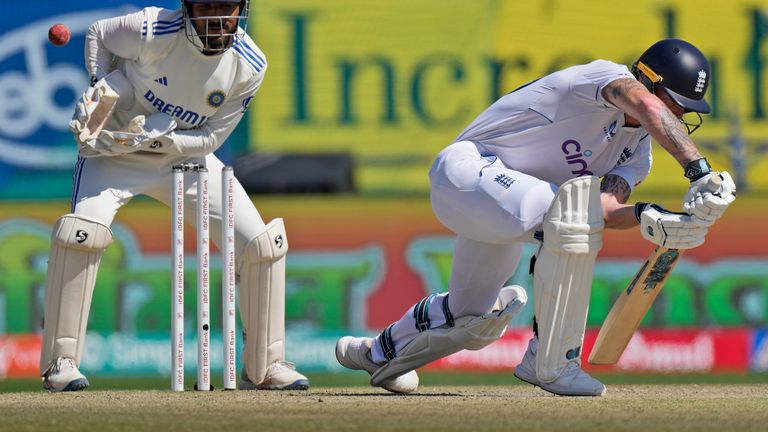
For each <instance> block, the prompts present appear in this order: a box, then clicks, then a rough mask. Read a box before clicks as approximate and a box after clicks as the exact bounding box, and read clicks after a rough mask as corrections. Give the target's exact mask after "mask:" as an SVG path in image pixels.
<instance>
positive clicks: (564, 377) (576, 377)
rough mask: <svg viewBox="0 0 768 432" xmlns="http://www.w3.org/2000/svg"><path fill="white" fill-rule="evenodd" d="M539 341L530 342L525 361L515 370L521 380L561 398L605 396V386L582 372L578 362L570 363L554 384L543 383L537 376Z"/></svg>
mask: <svg viewBox="0 0 768 432" xmlns="http://www.w3.org/2000/svg"><path fill="white" fill-rule="evenodd" d="M538 345H539V340H538V339H537V338H536V337H535V336H534V337H533V338H531V340H530V342H528V349H527V350H526V351H525V356H523V361H522V362H520V364H519V365H518V366H517V367H516V368H515V376H516V377H518V378H519V379H521V380H523V381H525V382H527V383H529V384H533V385H535V386H538V387H541V388H542V389H544V390H546V391H548V392H550V393H554V394H556V395H560V396H603V395H604V394H605V385H603V383H601V382H600V381H598V380H596V379H594V378H592V377H591V376H589V374H588V373H586V372H584V371H583V370H581V365H580V364H579V362H578V361H577V360H574V361H571V362H568V365H567V366H566V367H565V370H564V371H563V373H561V374H560V376H559V377H557V379H556V380H554V381H552V382H541V381H539V378H538V377H537V376H536V349H537V348H538Z"/></svg>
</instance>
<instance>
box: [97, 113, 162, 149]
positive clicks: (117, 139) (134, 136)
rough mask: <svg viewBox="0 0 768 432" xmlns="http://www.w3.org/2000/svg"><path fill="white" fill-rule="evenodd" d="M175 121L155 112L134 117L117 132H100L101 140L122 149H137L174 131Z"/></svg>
mask: <svg viewBox="0 0 768 432" xmlns="http://www.w3.org/2000/svg"><path fill="white" fill-rule="evenodd" d="M176 126H177V123H176V120H174V119H173V118H171V116H169V115H168V114H164V113H161V112H156V113H153V114H150V115H147V116H144V115H139V116H136V117H134V118H133V119H132V120H131V121H130V122H128V125H126V126H125V127H123V128H121V129H120V130H119V131H114V132H112V131H106V130H105V131H102V133H101V138H102V139H106V140H109V141H111V142H114V143H115V144H116V145H119V146H123V147H131V148H132V147H139V148H140V149H141V148H142V147H143V145H144V144H146V143H147V142H148V141H153V140H155V139H157V138H160V137H162V136H165V135H167V134H169V133H171V132H173V131H174V130H175V129H176Z"/></svg>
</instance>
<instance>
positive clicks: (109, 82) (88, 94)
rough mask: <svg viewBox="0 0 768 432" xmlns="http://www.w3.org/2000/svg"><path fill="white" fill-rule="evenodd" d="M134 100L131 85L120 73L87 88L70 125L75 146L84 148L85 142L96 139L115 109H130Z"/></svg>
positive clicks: (113, 73)
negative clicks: (75, 142)
mask: <svg viewBox="0 0 768 432" xmlns="http://www.w3.org/2000/svg"><path fill="white" fill-rule="evenodd" d="M133 100H134V95H133V86H132V85H131V83H130V82H128V80H127V79H126V78H125V76H124V75H123V73H122V72H120V71H119V70H114V71H112V72H111V73H110V74H109V75H107V76H105V77H104V78H102V79H100V80H99V81H97V82H96V83H95V84H93V86H91V87H88V89H87V90H86V91H85V92H84V93H83V95H82V96H81V97H80V100H78V101H77V103H76V104H75V113H74V115H73V116H72V120H71V121H70V122H69V128H70V129H71V130H72V133H74V134H75V140H76V141H77V143H78V145H80V146H83V145H86V146H87V144H86V142H87V141H89V140H94V139H97V138H98V137H99V133H100V132H101V130H102V128H103V127H104V125H105V124H106V122H107V121H108V120H109V118H110V117H111V116H112V113H113V112H114V111H115V109H126V108H129V107H130V106H131V105H132V104H133Z"/></svg>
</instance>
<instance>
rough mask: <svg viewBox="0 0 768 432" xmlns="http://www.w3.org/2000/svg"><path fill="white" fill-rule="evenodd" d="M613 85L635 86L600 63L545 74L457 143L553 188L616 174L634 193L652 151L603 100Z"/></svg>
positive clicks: (620, 71)
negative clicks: (617, 82)
mask: <svg viewBox="0 0 768 432" xmlns="http://www.w3.org/2000/svg"><path fill="white" fill-rule="evenodd" d="M619 78H633V79H634V77H633V76H632V74H631V73H630V72H629V70H628V69H627V67H626V66H623V65H618V64H616V63H612V62H610V61H606V60H597V61H594V62H592V63H589V64H586V65H580V66H573V67H570V68H567V69H564V70H561V71H558V72H555V73H552V74H550V75H547V76H545V77H543V78H540V79H538V80H536V81H533V82H531V83H528V84H527V85H525V86H523V87H521V88H519V89H517V90H515V91H513V92H512V93H509V94H507V95H505V96H503V97H502V98H500V99H499V100H498V101H496V102H495V103H494V104H493V105H491V106H490V107H489V108H488V109H486V110H485V111H484V112H483V113H482V114H480V115H479V116H478V117H477V118H476V119H475V120H474V121H473V122H472V123H471V124H470V125H469V126H468V127H467V128H466V129H464V131H463V132H462V133H461V134H460V135H459V136H458V137H457V138H456V141H457V142H458V141H472V142H474V143H475V145H477V146H478V147H479V150H480V151H481V152H482V153H483V154H484V155H488V156H490V155H493V156H496V157H498V158H499V159H500V160H501V161H502V162H503V163H504V164H505V165H506V166H508V167H509V168H511V169H514V170H516V171H520V172H523V173H526V174H529V175H532V176H534V177H537V178H539V179H541V180H544V181H547V182H550V183H554V184H556V185H560V184H562V183H563V182H565V181H566V180H569V179H572V178H575V177H579V176H582V175H596V176H599V177H602V176H604V175H606V174H616V175H620V176H622V177H623V178H624V179H625V180H627V183H629V185H630V187H633V188H634V186H636V185H637V184H639V183H640V182H641V181H642V180H643V179H645V177H646V176H647V175H648V172H649V171H650V168H651V144H650V138H649V136H648V133H647V132H646V131H645V129H643V128H633V127H625V126H624V112H623V111H621V110H620V109H618V108H617V107H615V106H614V105H612V104H611V103H610V102H608V101H606V100H605V99H604V98H603V95H602V89H603V87H605V86H606V85H607V84H608V83H610V82H612V81H614V80H616V79H619Z"/></svg>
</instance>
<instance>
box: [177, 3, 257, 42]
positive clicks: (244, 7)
mask: <svg viewBox="0 0 768 432" xmlns="http://www.w3.org/2000/svg"><path fill="white" fill-rule="evenodd" d="M192 3H224V4H239V5H240V15H239V16H238V17H236V18H237V19H238V22H237V25H238V27H240V28H242V29H243V31H245V30H246V27H247V26H248V6H249V3H250V0H181V9H182V11H183V13H184V27H185V32H186V35H187V39H189V41H190V42H191V43H192V45H194V46H195V47H196V48H197V49H199V50H200V51H206V52H218V53H222V52H224V51H226V50H227V49H229V48H230V47H231V46H232V43H234V38H235V36H236V35H237V30H235V33H225V34H223V36H229V37H231V38H232V39H231V41H230V43H229V44H228V45H227V46H225V47H222V48H218V49H216V48H211V47H208V46H205V45H206V44H205V43H204V42H203V41H204V40H206V38H207V37H208V32H207V29H208V26H209V23H211V22H215V21H218V23H219V26H221V25H222V24H221V23H222V21H224V20H226V19H232V18H233V17H231V16H206V17H193V16H192V15H191V14H190V13H189V7H188V5H189V4H192ZM194 22H203V23H204V25H203V28H204V29H206V31H203V32H202V33H199V32H198V31H197V30H196V29H195V27H194V26H193V25H192V24H193V23H194ZM216 36H222V35H221V34H216Z"/></svg>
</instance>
